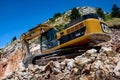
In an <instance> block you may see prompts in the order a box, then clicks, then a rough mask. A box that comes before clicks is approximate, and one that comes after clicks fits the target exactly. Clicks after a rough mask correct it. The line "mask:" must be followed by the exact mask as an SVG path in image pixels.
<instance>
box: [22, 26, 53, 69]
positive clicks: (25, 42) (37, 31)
mask: <svg viewBox="0 0 120 80" xmlns="http://www.w3.org/2000/svg"><path fill="white" fill-rule="evenodd" d="M50 28H52V27H49V26H48V25H45V24H40V25H38V26H37V27H35V28H32V29H30V30H29V31H28V32H26V33H23V34H22V35H21V38H20V39H21V42H22V49H23V50H24V51H25V52H26V53H25V55H24V59H23V63H24V64H25V65H26V67H27V64H28V63H30V62H31V61H30V59H31V56H32V54H31V53H30V50H29V41H30V40H32V39H34V38H35V37H37V36H40V35H41V34H42V33H43V32H45V31H47V30H49V29H50Z"/></svg>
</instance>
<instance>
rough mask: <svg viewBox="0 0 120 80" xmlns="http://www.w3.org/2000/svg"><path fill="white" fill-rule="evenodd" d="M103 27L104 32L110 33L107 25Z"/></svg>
mask: <svg viewBox="0 0 120 80" xmlns="http://www.w3.org/2000/svg"><path fill="white" fill-rule="evenodd" d="M101 26H102V30H103V32H106V33H108V32H109V30H108V26H107V25H105V24H103V23H102V24H101Z"/></svg>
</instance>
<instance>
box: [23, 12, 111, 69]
mask: <svg viewBox="0 0 120 80" xmlns="http://www.w3.org/2000/svg"><path fill="white" fill-rule="evenodd" d="M108 33H109V29H108V27H107V25H106V23H105V22H104V21H103V20H100V19H99V17H98V16H97V15H96V14H87V15H84V16H82V17H81V18H77V19H75V20H73V21H71V22H70V23H68V24H66V25H65V26H64V29H63V30H61V31H58V30H57V29H56V28H55V27H50V26H48V25H46V24H40V25H38V26H37V27H35V28H33V29H31V30H29V31H28V32H27V33H24V34H22V36H21V42H22V46H23V50H24V51H25V52H26V54H25V55H24V60H23V63H24V64H25V66H26V67H27V66H28V64H29V63H33V64H36V61H37V59H40V58H41V57H46V56H51V55H52V56H54V55H58V56H61V55H66V54H67V55H69V53H71V52H72V54H75V52H76V51H78V49H80V48H79V47H80V46H82V45H86V44H89V43H95V44H98V43H101V42H106V41H109V40H110V39H111V38H110V35H109V34H108ZM37 36H40V38H39V40H40V46H41V47H40V50H41V53H42V54H41V55H37V56H34V55H32V54H31V53H30V50H29V40H31V39H34V38H35V37H37ZM46 59H47V58H46Z"/></svg>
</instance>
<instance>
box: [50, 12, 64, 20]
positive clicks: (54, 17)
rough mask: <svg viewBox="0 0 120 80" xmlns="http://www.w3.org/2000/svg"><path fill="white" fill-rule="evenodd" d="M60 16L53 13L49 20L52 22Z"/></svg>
mask: <svg viewBox="0 0 120 80" xmlns="http://www.w3.org/2000/svg"><path fill="white" fill-rule="evenodd" d="M61 16H62V14H61V13H55V14H54V15H53V18H50V19H49V20H50V21H51V22H54V21H55V19H57V18H58V17H61Z"/></svg>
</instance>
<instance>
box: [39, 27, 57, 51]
mask: <svg viewBox="0 0 120 80" xmlns="http://www.w3.org/2000/svg"><path fill="white" fill-rule="evenodd" d="M56 33H57V30H56V29H55V28H51V29H49V30H48V31H46V32H44V33H42V34H41V37H40V44H41V51H43V50H47V49H50V48H53V47H55V46H57V45H58V42H57V39H56V37H57V36H56Z"/></svg>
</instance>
